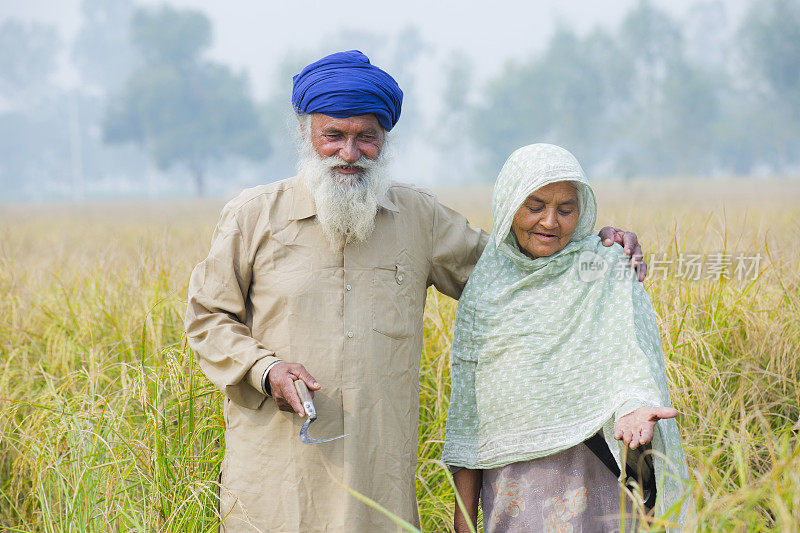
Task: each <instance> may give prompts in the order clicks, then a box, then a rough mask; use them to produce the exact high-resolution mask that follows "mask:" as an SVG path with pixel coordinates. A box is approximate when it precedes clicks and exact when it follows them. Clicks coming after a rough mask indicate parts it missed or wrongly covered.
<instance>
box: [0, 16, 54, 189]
mask: <svg viewBox="0 0 800 533" xmlns="http://www.w3.org/2000/svg"><path fill="white" fill-rule="evenodd" d="M58 47H59V40H58V34H57V33H56V31H55V29H54V28H51V27H48V26H43V25H40V24H29V23H25V22H22V21H20V20H17V19H13V18H9V19H6V20H5V21H4V22H2V23H0V104H2V105H0V186H2V189H1V190H0V196H2V197H6V198H15V199H18V198H21V197H23V196H27V195H30V193H31V192H34V191H37V190H40V189H41V187H42V185H43V183H45V182H48V181H59V178H61V177H62V176H61V174H66V172H65V169H68V168H69V137H68V129H67V127H66V123H67V121H66V114H67V113H66V106H65V105H64V104H65V101H64V100H65V99H64V98H63V97H61V95H59V93H58V91H57V90H56V89H55V87H54V86H53V84H52V83H51V80H50V78H51V76H52V74H53V72H54V70H55V66H56V53H57V52H58ZM62 181H63V180H62Z"/></svg>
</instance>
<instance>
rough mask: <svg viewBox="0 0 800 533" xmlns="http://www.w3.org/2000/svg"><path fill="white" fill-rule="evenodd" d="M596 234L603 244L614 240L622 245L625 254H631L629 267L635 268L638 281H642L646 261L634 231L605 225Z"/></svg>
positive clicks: (645, 271)
mask: <svg viewBox="0 0 800 533" xmlns="http://www.w3.org/2000/svg"><path fill="white" fill-rule="evenodd" d="M597 235H598V236H599V237H600V241H601V242H602V243H603V245H604V246H611V245H612V244H614V243H615V242H616V243H617V244H620V245H622V248H623V249H624V250H625V255H629V256H631V268H633V269H636V273H637V274H638V277H639V281H644V278H645V277H646V276H647V263H645V262H644V254H643V253H642V247H641V246H640V245H639V239H638V237H636V234H635V233H634V232H632V231H624V230H621V229H617V228H615V227H613V226H606V227H604V228H603V229H601V230H600V231H599V232H598V233H597Z"/></svg>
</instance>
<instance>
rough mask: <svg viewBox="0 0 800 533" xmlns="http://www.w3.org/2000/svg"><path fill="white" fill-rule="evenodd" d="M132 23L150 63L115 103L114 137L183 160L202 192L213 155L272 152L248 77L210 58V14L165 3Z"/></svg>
mask: <svg viewBox="0 0 800 533" xmlns="http://www.w3.org/2000/svg"><path fill="white" fill-rule="evenodd" d="M132 24H133V25H132V37H133V43H134V48H135V49H136V51H137V52H138V53H139V55H140V56H141V59H142V66H141V67H139V68H138V69H136V70H135V71H134V72H133V73H132V74H131V76H130V78H129V79H128V82H127V83H126V85H125V88H124V90H123V92H122V94H121V95H120V96H118V97H116V98H114V99H113V100H112V101H111V102H110V105H109V108H108V113H107V115H106V118H105V122H104V135H105V139H106V140H107V142H109V143H126V142H132V143H137V144H139V145H140V146H142V147H143V148H144V149H145V150H146V151H147V152H148V153H149V154H150V155H151V157H152V158H153V159H154V160H155V162H156V164H157V165H158V166H159V167H161V168H165V169H166V168H169V167H172V166H173V165H177V164H181V165H183V166H184V167H185V168H187V169H188V170H189V171H190V172H191V174H192V176H193V178H194V185H195V192H196V193H197V194H198V195H202V194H203V193H204V188H205V174H206V169H207V167H208V165H209V164H210V163H211V162H213V161H218V160H222V159H224V158H227V157H243V158H247V159H251V160H261V159H264V158H265V157H267V155H269V151H270V150H269V138H268V133H267V131H266V129H265V128H264V126H263V124H262V121H261V117H260V115H259V113H258V111H257V109H256V105H255V103H254V102H253V100H252V99H251V97H250V95H249V90H248V84H247V80H246V78H245V77H244V76H243V75H237V74H234V73H233V72H231V70H230V69H229V68H228V67H226V66H224V65H220V64H217V63H213V62H211V61H209V60H207V59H205V58H204V57H203V52H204V51H205V50H206V49H207V48H208V46H210V44H211V24H210V22H209V20H208V19H207V18H206V17H205V15H203V14H202V13H200V12H197V11H180V10H175V9H172V8H170V7H166V6H165V7H162V8H159V9H154V10H150V9H146V10H139V11H137V12H136V14H135V15H134V17H133V22H132Z"/></svg>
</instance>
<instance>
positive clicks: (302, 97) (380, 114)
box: [292, 50, 403, 131]
mask: <svg viewBox="0 0 800 533" xmlns="http://www.w3.org/2000/svg"><path fill="white" fill-rule="evenodd" d="M292 81H293V88H292V105H293V106H294V108H295V110H296V111H298V112H300V113H322V114H323V115H329V116H332V117H338V118H346V117H352V116H356V115H367V114H369V113H372V114H374V115H375V116H376V117H377V118H378V122H380V123H381V126H383V128H384V129H385V130H386V131H389V130H391V129H392V128H393V127H394V125H395V124H397V121H398V119H400V107H401V106H402V105H403V91H401V90H400V87H399V86H398V85H397V82H396V81H394V78H392V77H391V76H390V75H389V74H387V73H386V72H384V71H383V70H381V69H379V68H378V67H376V66H374V65H371V64H370V62H369V58H368V57H367V56H365V55H364V54H362V53H361V52H359V51H358V50H350V51H348V52H337V53H335V54H331V55H329V56H325V57H323V58H322V59H320V60H319V61H316V62H314V63H311V64H310V65H308V66H307V67H306V68H304V69H303V70H302V71H301V72H300V74H297V75H296V76H294V78H292Z"/></svg>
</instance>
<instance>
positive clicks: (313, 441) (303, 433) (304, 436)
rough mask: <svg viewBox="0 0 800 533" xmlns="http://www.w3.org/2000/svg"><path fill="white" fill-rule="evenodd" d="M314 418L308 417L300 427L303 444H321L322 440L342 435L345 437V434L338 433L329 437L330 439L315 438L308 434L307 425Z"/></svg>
mask: <svg viewBox="0 0 800 533" xmlns="http://www.w3.org/2000/svg"><path fill="white" fill-rule="evenodd" d="M314 420H316V418H308V419H307V420H306V422H305V424H303V427H301V428H300V440H301V441H302V442H303V443H304V444H322V443H324V442H330V441H332V440H336V439H341V438H342V437H346V436H347V434H345V435H339V436H338V437H331V438H330V439H315V438H313V437H312V436H310V435H309V434H308V427H309V426H310V425H311V422H313V421H314Z"/></svg>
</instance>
